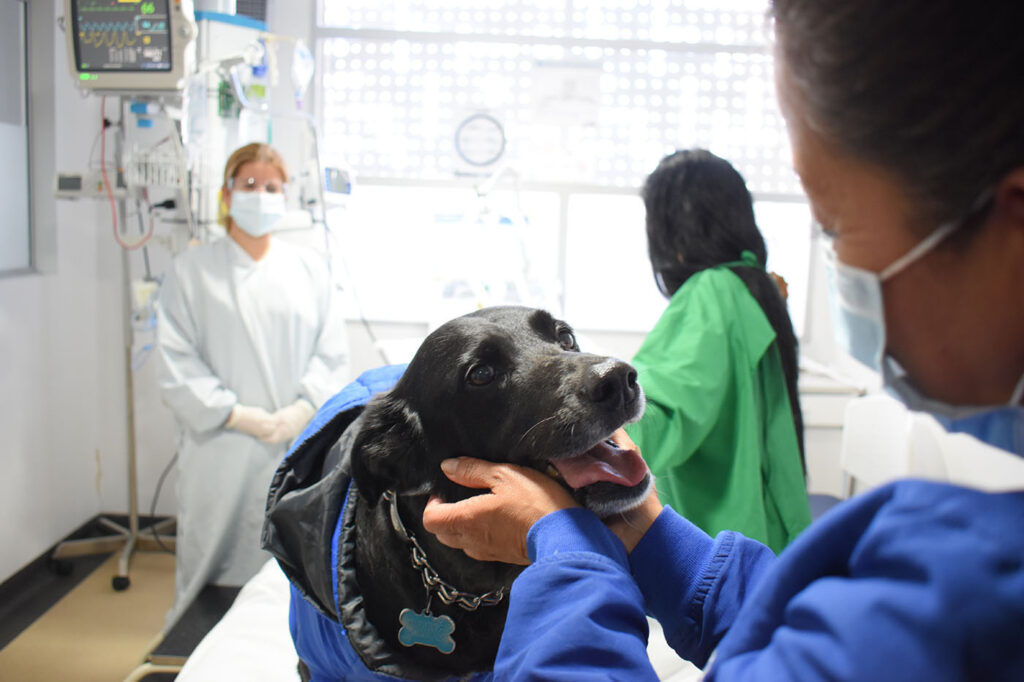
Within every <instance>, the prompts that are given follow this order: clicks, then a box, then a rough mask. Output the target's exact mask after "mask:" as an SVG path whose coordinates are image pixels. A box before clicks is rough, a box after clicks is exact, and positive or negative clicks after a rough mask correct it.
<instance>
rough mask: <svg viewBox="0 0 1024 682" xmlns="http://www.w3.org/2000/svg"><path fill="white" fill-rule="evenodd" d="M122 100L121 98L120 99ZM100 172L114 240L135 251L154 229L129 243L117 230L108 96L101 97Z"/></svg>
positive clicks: (126, 248)
mask: <svg viewBox="0 0 1024 682" xmlns="http://www.w3.org/2000/svg"><path fill="white" fill-rule="evenodd" d="M118 101H120V100H118ZM100 124H101V126H102V128H101V129H100V173H101V174H102V176H103V189H104V190H105V191H106V193H107V200H108V201H109V202H110V222H111V225H112V226H113V230H114V241H116V242H117V243H118V245H119V246H120V247H121V248H122V249H124V250H126V251H134V250H135V249H138V248H140V247H142V246H144V245H145V244H146V242H148V241H149V239H150V237H152V236H153V232H152V230H150V232H149V234H146V235H143V237H142V238H141V239H139V241H137V242H135V243H129V242H126V241H125V240H123V239H121V235H120V234H119V233H118V230H117V205H116V204H115V203H114V192H113V190H112V189H111V186H110V177H109V176H108V175H107V98H106V96H104V97H102V98H101V99H100Z"/></svg>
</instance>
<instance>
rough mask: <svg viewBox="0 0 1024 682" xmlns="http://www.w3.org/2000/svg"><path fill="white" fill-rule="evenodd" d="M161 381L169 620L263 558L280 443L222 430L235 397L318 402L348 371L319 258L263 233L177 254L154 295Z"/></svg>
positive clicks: (272, 406)
mask: <svg viewBox="0 0 1024 682" xmlns="http://www.w3.org/2000/svg"><path fill="white" fill-rule="evenodd" d="M157 305H158V311H157V315H158V317H157V320H158V330H157V339H158V346H159V357H160V361H161V362H160V374H159V381H160V389H161V393H162V396H163V400H164V402H165V403H166V404H167V405H168V406H169V407H170V408H171V410H173V412H174V414H175V417H176V419H177V424H178V440H179V442H178V488H177V494H178V536H177V560H176V561H177V570H176V576H175V600H174V607H173V608H172V609H171V612H170V613H169V614H168V616H167V627H170V625H172V624H173V623H174V622H175V621H176V620H177V618H178V616H180V615H181V613H182V612H183V611H184V609H185V608H187V606H188V604H189V603H191V601H192V599H193V598H195V596H196V595H197V594H198V593H199V591H200V590H201V589H202V588H203V586H204V585H206V584H207V583H212V584H217V585H241V584H243V583H244V582H245V581H246V580H248V579H249V578H250V577H252V576H253V575H255V574H256V572H257V571H258V570H259V569H260V567H261V566H262V565H263V564H264V563H265V562H266V561H267V559H268V558H269V557H270V555H269V554H267V553H266V552H264V551H263V550H262V549H260V532H261V528H262V525H263V514H264V507H265V505H266V498H267V491H268V489H269V486H270V481H271V477H272V476H273V473H274V470H275V469H276V468H277V465H278V464H279V462H280V460H281V458H282V457H283V456H284V454H285V452H286V451H287V448H288V445H289V444H288V443H280V444H277V445H269V444H266V443H263V442H261V441H260V440H259V439H257V438H253V437H252V436H249V435H246V434H244V433H241V432H239V431H235V430H233V429H225V428H224V423H225V421H227V418H228V416H229V415H230V413H231V410H232V408H233V407H234V406H235V405H236V404H242V405H249V406H253V407H262V408H263V409H265V410H267V411H268V412H274V411H275V410H277V409H279V408H281V407H284V406H286V405H289V404H291V403H293V402H294V401H295V400H297V399H299V398H305V399H306V400H308V401H309V402H310V403H312V404H313V406H314V407H317V408H319V406H320V405H321V404H322V403H323V402H324V401H325V400H326V399H327V398H329V397H331V396H332V395H333V394H334V393H335V392H337V391H338V390H340V389H341V388H342V387H344V386H345V384H346V383H347V382H348V379H349V376H348V375H349V357H348V342H347V338H346V331H345V319H344V315H343V314H342V311H341V310H340V295H339V292H338V291H337V290H336V287H335V285H334V283H333V281H332V279H331V277H330V275H329V272H328V270H327V267H326V264H325V263H324V261H323V258H322V257H321V256H320V255H318V254H317V253H315V252H314V251H312V250H311V249H307V248H304V247H300V246H296V245H294V244H290V243H288V242H285V241H282V240H273V241H272V242H271V248H270V250H269V251H268V253H267V254H266V255H265V256H264V257H263V258H262V259H261V260H259V261H254V260H253V259H252V258H251V257H250V256H249V255H248V254H247V253H246V252H245V250H243V249H242V247H240V246H239V245H238V244H237V243H235V241H234V240H232V239H230V238H227V237H225V238H223V239H219V240H217V241H215V242H213V243H210V244H204V245H202V246H199V247H196V248H193V249H190V250H188V251H185V252H183V253H181V254H180V255H179V256H178V257H177V258H176V259H175V260H174V264H173V266H172V268H171V269H170V270H169V271H168V273H167V275H166V277H165V279H164V283H163V287H162V291H161V293H160V297H159V301H158V304H157Z"/></svg>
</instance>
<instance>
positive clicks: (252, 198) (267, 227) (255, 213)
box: [228, 190, 285, 237]
mask: <svg viewBox="0 0 1024 682" xmlns="http://www.w3.org/2000/svg"><path fill="white" fill-rule="evenodd" d="M284 214H285V203H284V194H282V193H280V192H245V191H240V190H235V191H233V192H232V193H231V209H230V210H229V211H228V215H230V216H231V217H232V218H233V219H234V221H235V223H236V224H237V225H238V227H240V228H241V229H242V230H243V231H244V232H245V233H246V234H249V235H251V236H253V237H262V236H263V235H265V234H268V233H269V232H271V231H272V230H273V229H274V226H275V225H277V223H278V222H280V220H281V218H282V216H284Z"/></svg>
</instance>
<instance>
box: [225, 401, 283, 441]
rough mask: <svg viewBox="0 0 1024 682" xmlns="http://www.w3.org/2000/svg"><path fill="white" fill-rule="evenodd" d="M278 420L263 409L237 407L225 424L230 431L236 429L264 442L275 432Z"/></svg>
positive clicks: (246, 406)
mask: <svg viewBox="0 0 1024 682" xmlns="http://www.w3.org/2000/svg"><path fill="white" fill-rule="evenodd" d="M276 425H277V419H276V418H275V417H274V415H272V414H270V413H269V412H267V411H266V410H264V409H263V408H262V407H251V406H249V405H235V407H234V408H233V409H232V410H231V415H230V416H228V420H227V421H226V422H225V423H224V426H225V427H226V428H229V429H235V430H236V431H241V432H242V433H245V434H248V435H250V436H252V437H254V438H259V439H260V440H264V439H265V438H267V437H268V436H270V435H271V434H272V433H273V432H274V428H275V427H276Z"/></svg>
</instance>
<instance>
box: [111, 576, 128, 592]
mask: <svg viewBox="0 0 1024 682" xmlns="http://www.w3.org/2000/svg"><path fill="white" fill-rule="evenodd" d="M111 583H112V584H113V586H114V589H115V590H116V591H118V592H124V591H125V590H127V589H128V586H129V585H131V584H132V580H131V578H129V577H128V576H126V575H115V576H114V578H113V580H111Z"/></svg>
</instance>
